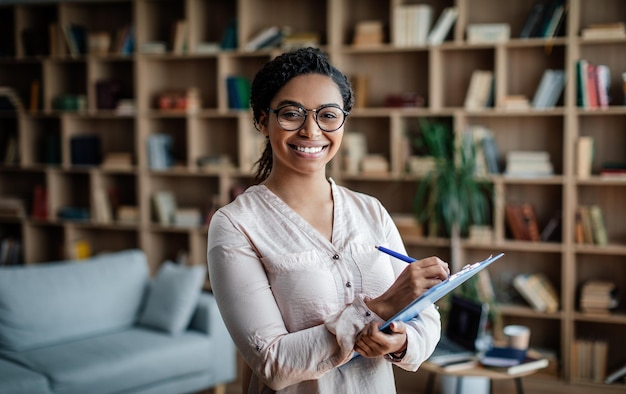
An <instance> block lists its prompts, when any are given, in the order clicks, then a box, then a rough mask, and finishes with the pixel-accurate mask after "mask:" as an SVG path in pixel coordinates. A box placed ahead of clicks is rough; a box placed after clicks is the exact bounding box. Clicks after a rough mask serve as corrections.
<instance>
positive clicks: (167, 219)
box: [152, 190, 177, 226]
mask: <svg viewBox="0 0 626 394" xmlns="http://www.w3.org/2000/svg"><path fill="white" fill-rule="evenodd" d="M152 202H153V206H154V211H155V214H156V215H155V216H156V219H157V222H158V223H159V224H160V225H163V226H169V225H170V224H173V223H174V212H176V209H177V205H176V197H174V193H172V192H170V191H168V190H162V191H158V192H156V193H154V194H153V195H152Z"/></svg>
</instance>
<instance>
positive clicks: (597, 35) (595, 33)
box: [580, 22, 626, 40]
mask: <svg viewBox="0 0 626 394" xmlns="http://www.w3.org/2000/svg"><path fill="white" fill-rule="evenodd" d="M580 35H581V37H582V38H583V39H587V40H589V39H607V38H626V24H625V23H624V22H609V23H593V24H590V25H588V26H587V27H585V28H583V29H582V30H581V32H580Z"/></svg>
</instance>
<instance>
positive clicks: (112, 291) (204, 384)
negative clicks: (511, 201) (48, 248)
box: [0, 250, 236, 394]
mask: <svg viewBox="0 0 626 394" xmlns="http://www.w3.org/2000/svg"><path fill="white" fill-rule="evenodd" d="M205 276H206V270H205V268H204V267H203V266H195V267H183V266H177V265H175V264H174V263H171V262H166V263H164V264H163V265H162V266H161V268H160V269H159V272H158V273H157V274H156V275H155V277H154V278H150V274H149V267H148V263H147V261H146V257H145V255H144V253H143V252H142V251H140V250H127V251H122V252H116V253H110V254H106V255H101V256H97V257H93V258H90V259H87V260H81V261H75V262H51V263H45V264H37V265H28V266H17V267H4V268H0V393H3V394H13V393H20V394H21V393H24V394H38V393H59V394H71V393H77V394H78V393H80V394H85V393H89V394H97V393H102V394H104V393H126V394H128V393H146V394H147V393H173V394H178V393H190V392H197V391H201V390H206V389H208V388H212V387H216V386H221V385H224V384H226V383H228V382H231V381H233V380H234V379H235V377H236V357H235V348H234V345H233V343H232V341H231V339H230V336H229V335H228V332H227V331H226V328H225V327H224V325H223V322H222V320H221V317H220V314H219V311H218V309H217V305H216V304H215V300H214V299H213V297H212V295H210V294H209V293H203V292H202V291H201V288H202V283H204V278H205Z"/></svg>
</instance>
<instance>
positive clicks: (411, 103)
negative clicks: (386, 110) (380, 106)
mask: <svg viewBox="0 0 626 394" xmlns="http://www.w3.org/2000/svg"><path fill="white" fill-rule="evenodd" d="M425 104H426V99H425V98H424V96H422V95H421V94H419V93H416V92H402V93H394V94H388V95H386V96H385V101H384V106H385V107H394V108H396V107H397V108H411V107H423V106H424V105H425Z"/></svg>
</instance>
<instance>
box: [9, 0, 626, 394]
mask: <svg viewBox="0 0 626 394" xmlns="http://www.w3.org/2000/svg"><path fill="white" fill-rule="evenodd" d="M6 3H7V2H5V4H3V5H0V86H10V87H12V88H13V89H14V90H15V91H16V92H17V93H18V95H19V96H20V97H21V99H22V101H23V103H24V105H25V107H26V109H27V110H26V111H24V112H21V113H14V112H8V111H5V112H2V113H0V134H2V135H4V136H10V135H13V136H15V138H16V140H17V146H18V156H19V159H18V160H17V161H16V162H15V163H3V164H1V165H0V194H1V195H3V196H9V195H10V196H17V197H18V198H21V199H22V200H23V201H24V202H25V205H26V208H27V211H28V213H29V214H30V212H31V206H32V205H33V190H34V189H35V187H36V186H38V185H42V186H45V187H46V189H47V193H48V198H47V211H48V213H47V216H46V217H45V218H33V217H31V216H30V215H27V217H25V218H0V237H3V238H4V237H15V238H18V239H20V240H21V243H22V245H23V262H24V263H26V264H35V263H42V262H46V261H53V260H61V259H65V258H68V256H70V254H69V251H70V250H71V249H72V247H73V245H74V243H75V242H76V241H77V240H86V241H88V242H89V244H90V245H91V249H92V252H93V253H99V252H103V251H107V250H119V249H124V248H132V247H138V248H141V249H143V250H145V251H146V252H147V254H148V258H149V261H150V264H151V266H152V268H153V270H156V268H157V267H158V266H159V265H160V264H161V263H162V262H163V261H165V260H167V259H175V258H176V256H177V255H178V253H179V252H180V251H186V252H187V253H188V256H189V260H190V262H191V263H193V264H204V263H205V258H206V257H205V249H206V237H207V227H206V226H205V225H204V226H202V225H201V226H197V227H192V228H178V227H174V226H163V225H159V224H157V219H156V215H155V212H154V207H153V202H152V197H153V195H154V194H155V193H156V192H159V191H171V192H172V193H173V194H174V195H175V197H176V199H177V203H178V205H179V206H181V207H193V208H197V209H200V210H202V211H203V212H205V211H206V210H207V209H208V207H209V206H210V204H211V202H212V201H217V203H218V204H225V203H227V202H228V201H230V198H231V197H230V196H231V191H232V190H233V189H234V188H236V187H245V186H246V185H249V184H250V183H251V182H252V175H251V168H252V165H253V163H254V161H255V160H256V159H257V158H258V156H259V145H258V141H259V138H258V133H257V132H256V130H255V129H254V127H253V125H252V118H251V115H250V114H249V112H248V111H245V110H243V111H242V110H231V109H229V105H228V91H227V87H226V82H225V80H226V78H227V77H228V76H232V75H239V76H244V77H246V78H248V79H249V80H251V79H252V78H253V76H254V74H255V72H256V70H257V69H258V68H259V67H260V66H261V65H262V64H263V63H264V62H266V61H267V60H269V59H271V58H272V57H273V56H276V55H277V54H279V53H280V50H279V49H273V50H262V51H254V52H244V51H241V50H220V51H218V52H216V53H195V52H194V51H195V49H196V48H198V47H199V46H200V45H199V44H200V43H203V42H217V43H219V42H220V41H221V40H222V37H223V34H224V32H225V31H226V29H227V27H228V26H229V25H230V24H231V23H232V21H234V20H236V21H237V25H236V26H237V27H236V31H237V40H238V46H239V47H240V48H241V47H242V46H243V44H244V43H245V42H247V41H248V40H249V39H250V38H251V37H252V36H253V35H254V34H256V33H257V32H258V31H260V30H261V29H263V28H265V27H267V26H271V25H279V26H284V25H289V26H291V27H292V28H293V30H294V31H297V32H301V31H314V32H316V33H318V34H319V35H320V37H321V46H322V48H323V49H324V50H326V51H327V52H328V53H329V54H330V56H331V57H332V59H333V61H334V62H335V63H336V64H337V65H338V66H339V67H340V68H341V69H342V70H343V71H344V72H346V73H347V74H349V75H351V76H353V75H357V74H360V75H366V76H367V81H368V84H369V86H368V90H367V97H366V101H367V105H366V106H365V107H357V108H355V109H354V110H353V112H352V113H351V115H350V117H349V120H348V122H347V124H346V131H347V132H348V131H358V132H361V133H363V134H364V135H365V136H366V139H367V143H368V146H369V150H370V153H375V154H379V155H382V156H383V157H385V158H386V159H387V160H388V162H389V172H388V173H386V174H383V175H352V174H350V175H348V174H346V173H345V172H344V171H343V170H342V166H341V160H340V159H341V158H338V160H335V162H334V163H332V166H331V169H330V174H331V175H332V176H333V178H335V180H337V181H338V183H340V184H343V185H346V186H348V187H351V188H354V189H356V190H360V191H364V192H366V193H369V194H372V195H374V196H376V197H378V198H380V199H381V201H382V202H383V203H384V204H385V206H386V207H387V208H388V209H389V211H390V212H392V213H394V214H395V213H404V214H407V213H411V212H412V203H413V195H414V193H415V191H416V188H417V186H416V185H417V180H418V178H417V177H416V176H413V175H410V174H407V172H406V170H405V168H406V155H407V152H408V149H410V148H409V146H410V144H409V141H408V138H407V132H411V131H413V130H416V129H418V127H419V126H418V119H419V118H420V117H431V118H436V119H439V120H441V121H444V122H447V123H448V124H451V125H453V126H454V129H455V130H456V131H457V132H458V131H460V130H463V129H465V128H466V127H467V126H471V125H482V126H485V127H487V128H489V129H490V130H492V131H493V133H494V136H495V139H496V142H497V145H498V148H499V150H500V159H501V160H502V159H503V157H504V155H505V154H506V153H507V152H508V151H511V150H515V149H523V150H546V151H548V152H549V153H550V157H551V161H552V164H553V166H554V170H555V175H554V176H551V177H547V178H510V177H507V176H504V175H490V176H489V181H490V182H492V184H493V186H494V190H495V193H494V199H493V215H492V225H493V230H494V236H493V241H492V242H491V243H489V244H477V243H472V242H470V241H468V240H464V241H463V242H462V249H463V255H464V258H465V260H467V262H471V261H475V260H479V259H480V260H481V259H483V258H484V257H485V256H486V255H488V254H490V253H495V252H500V251H503V252H505V253H506V257H505V258H504V259H503V260H502V262H499V263H497V264H494V265H493V266H492V267H490V269H489V270H490V274H491V277H492V280H493V281H494V285H495V287H496V290H497V291H498V293H499V295H500V296H502V297H504V298H503V299H501V300H500V301H502V302H503V305H502V307H501V311H502V314H503V319H504V322H505V323H506V324H509V323H519V324H524V325H527V326H529V327H531V329H532V338H531V345H532V346H536V347H545V348H550V349H553V350H555V351H556V352H557V354H558V356H559V360H560V372H559V376H558V378H557V379H554V378H552V379H547V380H545V385H546V386H545V387H552V386H555V385H566V384H567V385H569V384H570V383H571V384H572V385H573V386H571V387H576V388H579V389H580V388H584V389H589V390H603V389H607V390H609V389H610V387H609V386H607V385H603V384H598V383H590V382H576V381H574V380H573V379H571V376H570V372H569V371H570V367H571V363H572V351H571V349H570V343H571V342H572V341H573V340H574V339H576V338H584V337H593V338H597V339H601V340H606V341H608V343H609V344H610V346H609V352H608V359H607V364H608V367H609V370H610V369H612V368H617V367H620V366H621V365H623V364H624V363H626V359H625V358H624V356H623V354H622V353H623V352H621V351H620V350H619V349H620V347H619V343H620V342H619V341H620V340H621V337H622V336H623V335H622V333H623V332H624V330H625V329H626V307H625V306H624V305H626V291H623V290H624V289H623V288H622V287H623V283H625V282H626V263H625V261H626V260H625V258H626V222H625V221H624V220H623V217H622V215H624V214H626V210H625V208H624V207H623V205H622V204H623V201H624V199H626V181H624V180H622V179H614V180H607V179H604V178H602V177H600V176H599V175H598V174H599V170H600V166H601V164H602V162H604V161H607V160H611V161H626V150H625V149H624V146H625V142H626V134H624V132H625V131H626V106H624V97H623V96H624V93H623V90H622V80H621V78H622V76H621V73H622V72H624V71H626V40H625V39H604V40H593V41H591V40H583V39H582V38H581V37H580V31H581V29H582V28H583V27H585V26H587V25H589V24H592V23H608V22H615V21H622V22H624V21H626V4H625V3H624V2H623V1H622V0H602V1H601V2H596V1H591V0H568V1H566V4H567V15H566V26H565V35H564V36H559V37H556V38H554V39H550V40H546V39H539V38H534V39H518V38H515V37H517V36H518V35H519V32H520V30H521V28H522V26H523V24H524V22H525V21H526V18H527V15H528V13H529V11H530V9H531V7H532V5H533V3H534V0H523V1H502V0H447V1H435V0H423V1H422V2H421V3H425V4H430V5H431V6H432V7H433V10H434V20H436V19H437V17H438V16H439V14H441V12H442V10H443V9H444V7H448V6H456V7H458V10H459V15H458V18H457V21H456V23H455V25H454V27H453V29H452V31H451V32H450V34H448V36H447V38H446V40H445V41H444V43H443V44H442V45H439V46H428V45H425V46H412V47H397V46H394V45H393V44H392V43H391V39H390V37H389V36H390V32H391V31H392V29H393V25H394V23H395V22H394V18H393V15H394V10H395V8H396V7H398V6H400V5H401V4H404V3H415V2H413V1H406V2H403V1H402V0H386V1H380V0H358V1H357V0H343V1H342V0H327V1H321V2H319V1H311V0H295V1H289V2H287V1H269V0H268V1H257V0H239V1H237V2H233V1H230V0H185V1H179V0H111V1H108V0H100V1H89V2H87V1H84V2H81V1H72V2H61V1H59V2H49V1H46V2H34V1H33V2H30V1H29V2H23V3H22V2H14V3H11V2H9V4H6ZM178 20H184V21H186V22H187V26H188V31H189V35H188V42H187V47H188V51H187V52H185V53H183V54H172V53H171V51H170V50H169V48H170V46H171V40H172V27H173V26H174V24H175V23H176V21H178ZM367 20H379V21H382V22H383V25H384V27H385V37H384V42H383V44H382V45H380V46H374V47H359V48H355V47H353V46H352V45H351V42H352V39H353V32H354V29H355V26H356V24H357V23H358V22H361V21H367ZM53 23H55V24H57V25H59V26H66V25H69V24H71V23H79V24H84V25H86V26H87V27H88V30H89V31H92V30H94V31H95V30H106V31H110V32H115V31H120V30H121V29H123V28H124V27H126V26H132V27H133V29H134V33H135V34H134V37H135V42H134V47H135V51H134V52H133V53H132V54H130V55H118V54H106V55H81V56H77V57H72V56H70V54H69V51H68V49H67V45H66V43H65V41H64V37H63V36H62V32H61V33H59V34H61V35H60V36H59V37H57V38H58V39H57V40H55V43H51V44H50V45H52V46H55V48H56V54H55V55H54V56H53V55H51V52H50V48H49V47H48V48H47V49H45V50H44V53H35V54H31V53H27V51H26V50H25V45H24V36H23V35H22V32H23V31H24V30H25V29H28V28H38V29H39V30H38V31H39V34H40V37H42V38H43V40H44V41H46V42H49V41H50V32H49V31H48V30H47V26H49V25H50V24H53ZM473 23H507V24H509V25H510V27H511V37H512V38H511V39H510V40H509V41H507V42H505V43H498V44H470V43H468V42H467V41H466V38H465V37H466V34H465V32H466V28H467V26H468V25H469V24H473ZM152 41H164V42H166V43H167V45H168V51H167V52H166V53H164V54H146V53H143V52H142V48H143V47H144V44H146V43H149V42H152ZM31 52H32V51H31ZM579 58H585V59H587V60H589V61H591V62H594V63H597V64H606V65H608V66H609V67H610V69H611V72H612V74H611V91H610V93H611V96H612V102H611V103H610V106H609V108H608V109H605V110H585V109H581V108H579V107H578V106H577V102H576V94H577V92H576V61H577V60H578V59H579ZM547 68H560V69H564V70H565V71H566V85H565V90H564V93H563V95H562V97H561V99H560V100H559V102H558V104H557V106H556V108H554V109H549V110H535V109H529V110H522V111H507V110H503V109H502V108H501V103H502V101H503V99H504V98H505V97H506V96H509V95H525V96H526V97H528V98H529V99H532V96H533V95H534V92H535V90H536V88H537V86H538V84H539V81H540V79H541V75H542V73H543V71H544V70H545V69H547ZM475 69H485V70H491V71H492V72H493V73H494V76H495V81H496V84H495V106H494V107H492V108H487V109H484V110H479V111H466V110H465V109H464V106H463V103H464V99H465V94H466V91H467V88H468V85H469V81H470V77H471V74H472V71H474V70H475ZM101 79H116V80H118V81H119V83H120V92H121V95H122V96H123V97H125V98H131V99H133V100H134V102H135V106H136V110H135V112H134V113H130V114H117V113H116V112H115V111H112V110H98V109H97V106H96V98H97V89H96V84H97V82H98V81H99V80H101ZM33 81H38V82H39V84H40V90H39V97H40V102H39V103H38V104H36V107H37V108H35V110H34V111H29V110H28V109H29V108H30V107H31V103H30V101H31V87H32V83H33ZM190 87H196V88H197V89H198V91H199V94H200V98H201V108H200V109H199V110H198V111H195V112H192V113H187V112H171V111H170V112H167V111H159V110H157V109H156V105H155V101H156V96H157V95H158V94H159V93H162V92H164V91H179V90H183V91H184V90H186V89H188V88H190ZM405 91H411V92H417V93H418V94H420V95H422V96H423V97H424V98H425V100H426V105H425V106H423V107H415V108H389V107H385V106H384V100H385V97H386V96H387V95H390V94H397V93H400V92H405ZM62 94H74V95H81V96H83V97H84V100H85V101H86V107H85V109H84V110H80V111H59V110H56V109H54V106H53V102H54V99H55V98H56V97H57V96H59V95H62ZM157 133H163V134H167V135H169V136H170V137H171V139H172V141H173V147H172V151H173V156H174V159H175V161H176V166H175V167H173V168H171V169H167V170H162V171H156V170H152V169H151V168H150V167H149V165H148V153H147V141H148V138H149V137H150V136H152V135H154V134H157ZM85 134H95V135H97V136H99V138H100V141H101V149H102V151H103V153H105V154H106V153H113V152H124V153H127V154H131V155H132V157H133V164H132V166H130V167H128V168H121V169H108V168H104V167H102V166H86V167H82V166H75V165H72V164H71V163H72V160H71V154H70V152H71V149H70V143H71V140H72V138H73V137H76V136H81V135H85ZM578 136H592V137H594V140H595V149H596V151H595V155H594V159H593V165H592V176H591V177H589V178H585V179H579V178H578V177H577V176H576V175H575V174H576V173H575V166H576V164H575V163H576V159H577V158H576V153H575V143H576V139H577V137H578ZM7 138H8V137H7ZM55 144H57V145H58V149H57V151H58V152H57V154H58V155H60V157H59V161H58V163H56V164H51V159H50V157H49V155H50V152H49V149H50V147H51V146H54V145H55ZM215 155H225V156H226V157H228V159H229V161H230V163H231V164H232V165H231V166H228V167H222V168H217V169H216V168H212V169H201V168H200V167H199V166H198V165H197V160H198V159H199V158H201V157H204V156H215ZM111 187H114V188H115V190H116V191H117V199H118V201H119V203H120V204H122V205H129V206H136V207H137V208H138V211H139V220H138V222H137V223H131V224H126V223H119V222H116V221H112V222H108V223H102V222H98V221H95V220H86V221H69V220H61V219H59V218H57V215H56V214H57V211H58V210H59V209H60V208H62V207H64V206H80V207H84V208H86V209H87V210H88V211H90V212H91V213H92V215H93V213H94V210H95V208H96V205H97V203H96V194H97V193H98V191H99V190H102V189H103V188H104V189H107V188H111ZM509 202H530V203H531V204H532V205H533V206H534V207H535V209H536V213H537V217H538V222H539V224H540V226H543V225H545V223H547V221H548V220H549V219H550V217H551V216H552V215H553V213H554V212H555V211H558V210H561V211H562V212H563V222H562V226H561V228H560V237H559V238H560V241H558V242H523V241H515V240H512V239H511V238H510V236H509V235H508V231H507V227H506V225H505V214H504V206H505V204H506V203H509ZM579 204H598V205H600V206H601V208H602V209H603V211H604V213H605V216H604V218H605V221H606V227H607V231H608V236H609V245H608V246H603V247H600V246H594V245H581V244H577V243H576V242H575V239H574V225H575V211H576V207H577V206H578V205H579ZM405 241H406V244H407V247H408V250H409V252H410V253H411V254H412V255H415V256H425V255H430V254H437V255H440V256H442V257H443V258H444V259H449V258H450V241H449V240H448V239H445V238H442V237H416V236H413V235H407V236H405ZM524 272H543V273H544V274H546V275H547V276H548V277H549V278H550V280H551V281H552V282H553V283H554V284H555V286H556V288H557V290H558V292H559V295H560V301H561V308H560V310H559V311H558V312H556V313H550V314H546V313H539V312H535V311H533V310H532V309H531V308H529V307H527V306H524V304H521V303H518V302H516V301H515V298H516V294H515V293H514V290H512V287H511V280H512V278H513V277H514V276H515V275H516V274H519V273H524ZM589 279H602V280H614V281H615V282H617V284H618V286H619V287H620V290H621V291H620V295H619V301H620V307H619V308H618V309H617V311H616V312H614V313H612V314H610V315H608V316H592V315H586V314H583V313H581V312H580V311H579V308H578V291H579V289H580V287H581V285H582V284H583V283H584V282H585V281H586V280H589ZM507 295H509V296H510V300H509V299H507V298H506V296H507ZM529 379H532V381H533V382H535V383H533V384H536V385H537V386H536V387H543V386H542V384H543V383H542V382H544V380H542V379H546V378H541V377H537V378H529ZM568 387H569V386H568ZM622 387H623V386H622Z"/></svg>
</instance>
